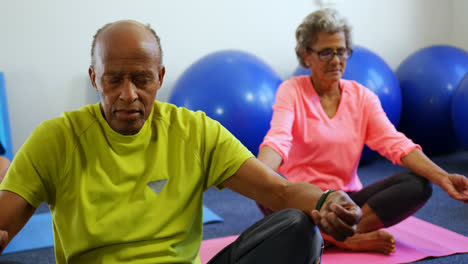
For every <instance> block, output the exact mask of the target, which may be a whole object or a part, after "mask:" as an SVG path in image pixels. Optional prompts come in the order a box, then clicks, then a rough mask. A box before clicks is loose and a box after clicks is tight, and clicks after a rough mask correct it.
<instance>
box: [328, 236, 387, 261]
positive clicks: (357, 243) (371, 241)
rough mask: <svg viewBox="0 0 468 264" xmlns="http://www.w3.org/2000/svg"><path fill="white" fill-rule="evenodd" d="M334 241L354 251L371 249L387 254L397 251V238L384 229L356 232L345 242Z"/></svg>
mask: <svg viewBox="0 0 468 264" xmlns="http://www.w3.org/2000/svg"><path fill="white" fill-rule="evenodd" d="M333 243H334V244H335V245H336V246H338V247H340V248H344V249H349V250H353V251H371V252H379V253H383V254H386V255H388V254H390V253H392V252H395V238H394V237H393V236H392V235H391V234H389V233H387V232H385V231H383V230H377V231H372V232H369V233H356V234H355V235H354V236H352V237H349V238H347V239H346V240H345V241H344V242H336V241H333Z"/></svg>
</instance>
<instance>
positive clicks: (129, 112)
mask: <svg viewBox="0 0 468 264" xmlns="http://www.w3.org/2000/svg"><path fill="white" fill-rule="evenodd" d="M157 45H158V44H157V42H156V39H155V37H154V36H153V35H151V33H150V32H149V31H148V30H147V29H145V28H144V27H143V26H142V25H139V24H135V23H131V22H120V23H118V24H115V25H114V24H113V25H111V26H110V27H109V28H106V29H104V30H103V31H102V32H101V33H100V35H99V37H98V39H97V41H96V47H95V51H94V54H95V58H94V61H95V63H94V65H93V66H91V67H90V68H89V75H90V78H91V82H92V84H93V86H94V87H95V89H96V90H97V91H98V92H99V95H100V97H101V111H102V113H103V115H104V117H105V119H106V121H107V123H109V125H110V127H111V128H112V129H113V130H115V131H116V132H118V133H120V134H123V135H132V134H136V133H138V131H140V129H141V128H142V127H143V125H144V123H145V121H146V120H147V119H148V117H149V115H150V114H151V111H152V108H153V104H154V100H155V98H156V93H157V91H158V90H159V88H160V87H161V84H162V81H163V77H164V73H165V69H164V67H162V66H161V68H160V67H159V62H160V54H159V50H158V46H157Z"/></svg>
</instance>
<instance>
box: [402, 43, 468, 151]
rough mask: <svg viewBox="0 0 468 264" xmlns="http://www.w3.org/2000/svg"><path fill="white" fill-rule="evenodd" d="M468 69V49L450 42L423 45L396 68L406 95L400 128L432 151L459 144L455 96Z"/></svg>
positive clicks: (453, 149) (450, 148)
mask: <svg viewBox="0 0 468 264" xmlns="http://www.w3.org/2000/svg"><path fill="white" fill-rule="evenodd" d="M467 72H468V53H466V52H465V51H463V50H461V49H458V48H456V47H452V46H447V45H437V46H430V47H426V48H423V49H421V50H419V51H417V52H415V53H413V54H412V55H410V56H409V57H408V58H406V59H405V60H404V61H403V62H402V63H401V64H400V65H399V66H398V68H397V70H396V76H397V78H398V80H399V81H400V87H401V91H402V98H403V111H402V117H401V122H400V130H401V131H402V132H403V133H405V134H406V136H408V137H409V138H411V139H412V140H413V141H414V142H415V143H417V144H420V145H421V146H422V148H423V150H424V152H426V153H427V154H429V155H438V154H446V153H450V152H453V151H455V150H456V149H457V148H458V142H457V139H456V136H455V130H454V129H453V125H452V99H453V95H454V93H455V90H456V89H457V87H458V85H459V84H460V82H461V80H462V79H463V77H464V76H465V74H466V73H467Z"/></svg>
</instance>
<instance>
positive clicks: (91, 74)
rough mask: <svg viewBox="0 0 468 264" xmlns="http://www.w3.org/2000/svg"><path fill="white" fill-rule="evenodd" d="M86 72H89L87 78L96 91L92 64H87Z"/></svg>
mask: <svg viewBox="0 0 468 264" xmlns="http://www.w3.org/2000/svg"><path fill="white" fill-rule="evenodd" d="M88 74H89V79H90V80H91V84H92V85H93V87H94V90H96V91H97V85H96V73H95V72H94V67H93V66H89V69H88Z"/></svg>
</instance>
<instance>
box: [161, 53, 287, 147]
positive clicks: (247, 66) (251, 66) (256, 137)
mask: <svg viewBox="0 0 468 264" xmlns="http://www.w3.org/2000/svg"><path fill="white" fill-rule="evenodd" d="M281 82H282V80H281V78H280V77H279V76H278V75H277V74H276V73H275V72H274V71H273V70H272V69H271V68H270V67H269V66H268V65H267V64H266V63H265V62H263V61H262V60H261V59H260V58H258V57H256V56H254V55H252V54H249V53H247V52H244V51H238V50H224V51H218V52H215V53H211V54H208V55H206V56H204V57H202V58H201V59H199V60H198V61H196V62H195V63H193V64H192V65H191V66H190V67H189V68H188V69H187V70H185V72H183V73H182V75H181V76H180V78H179V79H178V80H177V81H176V83H175V85H174V88H173V89H172V91H171V94H170V96H169V102H170V103H173V104H175V105H177V106H183V107H186V108H188V109H191V110H194V111H195V110H202V111H204V112H205V113H206V114H207V115H208V116H209V117H211V118H213V119H215V120H217V121H219V122H220V123H221V124H222V125H223V126H224V127H226V128H227V129H228V130H229V131H230V132H231V133H232V134H233V135H234V136H236V137H237V138H238V139H239V140H240V141H241V142H242V143H243V144H244V145H245V146H246V147H247V148H248V149H249V150H250V151H251V152H252V153H253V154H254V155H257V153H258V147H259V145H260V144H261V143H262V141H263V138H264V137H265V135H266V133H267V132H268V130H269V129H270V120H271V116H272V113H273V110H272V106H273V103H274V100H275V94H276V90H277V88H278V86H279V85H280V84H281Z"/></svg>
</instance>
